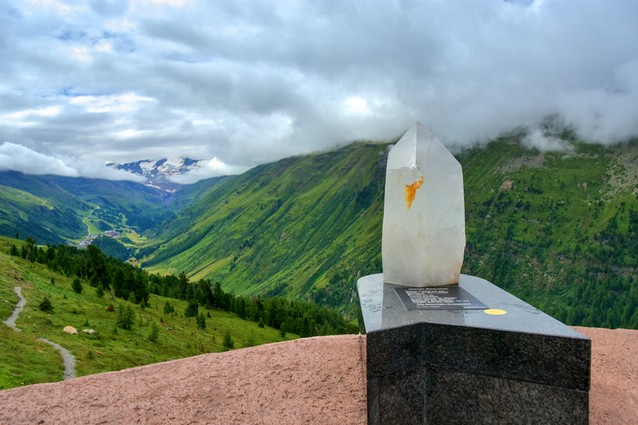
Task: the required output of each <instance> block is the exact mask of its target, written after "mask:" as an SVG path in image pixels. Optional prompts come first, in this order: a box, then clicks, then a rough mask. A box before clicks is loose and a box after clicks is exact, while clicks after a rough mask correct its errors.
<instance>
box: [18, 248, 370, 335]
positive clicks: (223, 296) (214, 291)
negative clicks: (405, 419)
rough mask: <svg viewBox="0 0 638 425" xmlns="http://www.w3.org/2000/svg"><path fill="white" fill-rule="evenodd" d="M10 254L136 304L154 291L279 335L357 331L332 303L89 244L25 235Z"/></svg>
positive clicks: (193, 307) (146, 300)
mask: <svg viewBox="0 0 638 425" xmlns="http://www.w3.org/2000/svg"><path fill="white" fill-rule="evenodd" d="M9 254H10V255H13V256H16V257H21V258H23V259H25V260H27V261H31V262H36V263H40V264H44V265H46V266H47V267H48V268H49V269H50V270H53V271H55V272H58V273H61V274H64V275H66V276H69V277H73V278H76V279H81V280H82V281H86V282H88V283H89V285H90V286H92V287H94V288H96V291H112V293H113V295H114V296H115V297H117V298H121V299H126V300H130V301H133V302H135V303H137V304H140V303H144V304H148V298H149V295H150V294H156V295H160V296H163V297H168V298H175V299H180V300H185V301H187V302H188V303H189V307H188V308H187V311H186V312H185V313H189V315H193V316H197V310H198V308H199V306H203V307H206V308H214V309H218V310H223V311H227V312H231V313H235V314H236V315H237V316H239V317H240V318H242V319H245V320H251V321H253V322H255V323H258V325H259V326H261V327H263V326H271V327H273V328H275V329H279V330H280V331H281V333H282V334H285V333H286V332H291V333H295V334H298V335H299V336H301V337H309V336H318V335H333V334H343V333H357V332H358V326H357V325H355V324H352V323H349V322H347V321H346V320H345V318H344V317H343V315H342V314H340V313H339V312H337V311H336V310H334V309H332V308H330V307H326V306H319V305H317V304H315V303H313V302H309V301H297V300H289V299H286V298H283V297H267V296H260V295H255V296H238V295H234V294H231V293H227V292H225V291H224V290H223V289H222V284H221V282H212V281H210V280H208V279H200V280H198V281H196V282H191V281H190V279H189V278H188V276H187V275H186V273H184V272H181V273H180V274H179V275H177V276H176V275H173V274H169V275H159V274H151V273H148V272H147V271H146V270H143V269H141V268H139V267H136V266H133V265H131V264H129V263H126V262H123V261H121V260H118V259H115V258H113V257H110V256H107V255H104V254H103V253H102V251H100V249H99V248H98V247H97V246H95V245H93V244H91V245H89V246H88V247H87V248H86V249H78V248H76V247H73V246H68V245H54V246H52V245H47V246H46V247H43V246H39V245H37V243H36V242H35V241H34V240H33V239H31V238H27V239H26V240H25V244H24V245H22V246H21V247H20V248H18V247H17V246H16V245H15V244H13V245H12V246H11V247H10V250H9ZM74 290H76V289H75V288H74ZM76 292H77V290H76ZM189 309H190V311H189ZM193 312H194V314H192V313H193Z"/></svg>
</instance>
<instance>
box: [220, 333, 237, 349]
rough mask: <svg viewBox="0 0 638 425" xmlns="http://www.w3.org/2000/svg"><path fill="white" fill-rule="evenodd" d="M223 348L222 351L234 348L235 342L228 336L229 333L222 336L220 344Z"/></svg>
mask: <svg viewBox="0 0 638 425" xmlns="http://www.w3.org/2000/svg"><path fill="white" fill-rule="evenodd" d="M222 345H223V347H224V351H228V350H232V349H234V348H235V341H233V337H232V336H230V332H226V333H225V334H224V341H223V342H222Z"/></svg>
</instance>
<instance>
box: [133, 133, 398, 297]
mask: <svg viewBox="0 0 638 425" xmlns="http://www.w3.org/2000/svg"><path fill="white" fill-rule="evenodd" d="M385 155H386V146H385V145H381V144H365V143H359V144H355V145H351V146H349V147H347V148H344V149H341V150H338V151H335V152H330V153H325V154H318V155H309V156H302V157H295V158H288V159H285V160H282V161H279V162H276V163H274V164H268V165H263V166H259V167H256V168H254V169H252V170H250V171H248V172H246V173H244V174H242V175H241V176H237V177H236V178H233V179H226V180H223V181H222V182H220V183H218V184H215V185H214V186H213V187H211V188H210V189H208V190H205V191H203V192H202V193H201V195H200V196H199V197H197V198H196V200H195V201H194V202H193V203H192V204H190V205H189V207H188V208H186V209H184V210H182V212H181V213H180V214H179V215H178V218H177V219H176V220H174V221H171V222H168V223H166V225H165V226H163V227H162V232H160V233H158V234H157V235H155V237H156V238H158V239H160V240H162V243H161V244H160V245H158V246H157V247H155V249H153V250H151V249H149V250H145V251H143V252H142V255H150V256H149V258H148V259H147V260H146V262H145V263H144V265H145V266H146V267H149V268H150V269H151V270H158V271H165V272H176V273H179V272H180V271H186V272H187V273H189V275H190V276H191V277H192V278H193V279H198V278H210V279H212V280H213V281H217V280H220V281H221V282H222V283H223V286H224V289H225V290H227V291H234V292H236V293H238V294H250V293H262V294H267V295H287V296H290V297H306V296H309V295H310V296H311V298H313V299H315V300H317V301H327V303H329V304H331V305H342V304H343V300H349V299H351V298H352V296H353V293H354V292H353V288H354V286H353V284H352V282H354V280H355V277H356V275H357V273H361V272H364V273H365V272H373V271H375V270H378V269H379V267H380V262H379V260H380V258H379V256H378V252H380V249H381V245H380V238H379V236H380V224H381V217H382V215H381V210H382V207H383V196H382V191H383V184H384V177H385V168H384V164H385ZM344 282H347V283H346V284H344Z"/></svg>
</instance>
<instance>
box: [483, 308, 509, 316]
mask: <svg viewBox="0 0 638 425" xmlns="http://www.w3.org/2000/svg"><path fill="white" fill-rule="evenodd" d="M483 313H485V314H490V315H492V316H502V315H504V314H507V311H505V310H501V309H500V308H488V309H487V310H483Z"/></svg>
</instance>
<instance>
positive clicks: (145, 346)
mask: <svg viewBox="0 0 638 425" xmlns="http://www.w3.org/2000/svg"><path fill="white" fill-rule="evenodd" d="M12 244H16V245H18V247H19V248H20V247H21V245H24V242H22V241H18V240H14V239H9V238H5V237H0V319H1V320H2V321H4V320H5V319H6V318H8V317H9V316H10V314H11V312H12V311H13V308H14V306H15V304H16V303H17V301H18V297H17V295H16V294H15V292H14V287H20V288H22V294H23V296H24V297H25V298H26V300H27V304H26V306H25V308H24V310H23V311H22V312H21V313H20V315H19V317H18V320H17V322H16V325H17V327H18V328H19V329H20V330H21V332H15V331H14V330H13V329H11V328H9V327H8V326H5V325H4V324H3V323H0V339H1V340H2V344H0V389H6V388H11V387H16V386H21V385H28V384H34V383H40V382H52V381H59V380H61V379H62V376H63V365H62V360H61V358H60V355H59V354H58V352H56V351H55V350H54V349H53V348H51V347H50V346H48V345H46V344H44V343H43V342H41V341H39V340H38V338H41V337H45V338H47V339H49V340H50V341H53V342H56V343H58V344H60V345H61V346H63V347H65V348H67V349H68V350H70V351H71V353H72V354H73V355H74V356H75V357H76V369H77V374H78V376H82V375H88V374H93V373H98V372H106V371H112V370H120V369H124V368H129V367H133V366H139V365H143V364H149V363H155V362H160V361H165V360H171V359H176V358H182V357H186V356H192V355H197V354H202V353H207V352H218V351H222V350H224V349H225V346H224V339H225V338H226V335H229V336H230V337H231V338H232V340H233V342H234V347H235V348H242V347H248V346H253V345H259V344H264V343H270V342H276V341H282V340H284V339H292V338H295V337H296V335H293V334H290V333H287V334H286V337H285V338H282V336H281V335H282V333H281V332H280V331H278V330H276V329H273V328H271V327H268V326H264V327H260V326H258V324H257V323H255V322H250V321H246V320H242V319H240V318H238V317H237V316H236V315H235V314H231V313H227V312H224V311H220V310H216V309H211V310H206V309H204V307H201V306H200V310H199V311H200V312H201V313H203V315H204V317H205V321H206V326H205V328H203V329H202V328H201V326H199V327H198V325H197V319H196V318H195V317H191V318H185V317H184V315H183V313H184V311H185V310H186V308H187V304H188V303H187V302H185V301H180V300H176V299H173V298H165V297H160V296H157V295H151V296H150V299H149V303H150V306H148V307H146V308H141V307H140V305H135V304H133V303H130V302H128V301H123V300H120V299H116V298H114V297H113V296H112V294H111V293H110V292H106V294H104V296H103V297H99V296H98V295H97V294H96V290H95V288H93V287H91V286H89V285H88V283H87V282H86V281H84V282H82V286H83V291H82V292H81V293H76V292H75V291H74V290H72V279H71V278H70V277H67V276H65V275H61V274H58V273H55V272H52V271H51V270H49V269H47V268H46V266H44V265H42V264H38V263H31V262H29V261H26V260H23V259H21V258H19V257H15V256H10V255H7V254H6V252H7V251H8V250H9V247H10V246H11V245H12ZM45 297H46V298H47V299H49V300H50V303H51V305H52V306H53V310H52V311H51V312H46V311H42V310H41V309H40V308H39V305H40V303H41V302H42V301H43V300H44V298H45ZM167 302H168V303H170V305H171V306H172V307H173V308H174V310H175V314H170V313H168V314H167V313H165V312H164V308H165V305H166V303H167ZM109 306H113V307H114V308H113V309H111V308H110V307H109ZM122 306H124V307H128V308H130V309H132V310H133V311H134V321H133V325H132V328H131V329H130V330H126V329H122V328H121V327H119V326H118V324H117V322H118V318H119V309H120V308H122ZM111 310H112V311H111ZM68 325H70V326H73V327H75V328H76V329H77V330H78V331H80V332H79V333H78V335H70V334H67V333H64V332H63V331H62V329H63V328H64V327H65V326H68ZM154 328H155V329H156V330H155V332H156V335H155V337H153V336H152V335H153V332H154ZM83 329H93V330H95V333H94V334H87V333H84V332H82V330H83Z"/></svg>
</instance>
